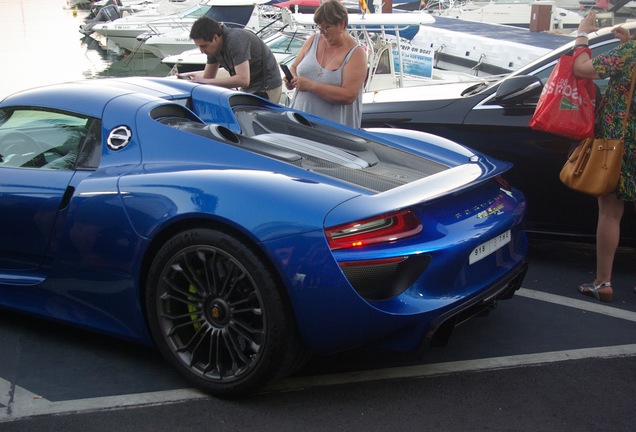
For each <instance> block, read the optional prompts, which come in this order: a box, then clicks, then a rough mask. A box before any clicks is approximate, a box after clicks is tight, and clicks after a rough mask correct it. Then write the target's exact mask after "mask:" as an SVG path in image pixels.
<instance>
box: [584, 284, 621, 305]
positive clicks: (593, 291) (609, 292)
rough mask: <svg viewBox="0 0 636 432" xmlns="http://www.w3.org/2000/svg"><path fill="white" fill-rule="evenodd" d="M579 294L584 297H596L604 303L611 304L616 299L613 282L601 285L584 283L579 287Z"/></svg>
mask: <svg viewBox="0 0 636 432" xmlns="http://www.w3.org/2000/svg"><path fill="white" fill-rule="evenodd" d="M579 292H580V293H581V294H583V295H586V296H590V297H594V298H595V299H597V300H600V301H602V302H606V303H609V302H611V301H612V297H614V290H613V289H612V283H611V282H601V283H599V284H594V282H592V283H584V284H582V285H581V286H579Z"/></svg>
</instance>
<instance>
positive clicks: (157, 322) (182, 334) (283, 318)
mask: <svg viewBox="0 0 636 432" xmlns="http://www.w3.org/2000/svg"><path fill="white" fill-rule="evenodd" d="M146 310H147V313H148V321H149V325H150V329H151V332H152V334H153V337H154V339H155V342H156V343H157V345H158V347H159V350H160V351H161V352H162V354H163V355H164V357H165V358H166V359H167V360H168V361H169V362H170V363H171V364H172V365H173V366H175V367H176V368H177V370H178V371H179V372H180V373H181V374H182V375H183V376H184V377H185V378H186V379H187V380H188V381H189V382H190V383H192V384H193V385H194V386H196V387H198V388H200V389H202V390H204V391H206V392H209V393H211V394H212V395H215V396H219V397H240V396H244V395H247V394H250V393H253V392H254V391H256V390H258V389H259V388H260V387H262V386H264V385H265V384H267V383H268V382H270V381H271V380H273V379H275V378H278V377H281V376H284V375H286V374H289V373H291V371H292V370H293V369H294V363H295V362H297V359H298V357H299V352H301V351H302V348H301V347H300V343H299V338H298V335H297V331H296V327H295V322H294V321H293V319H292V314H291V312H290V307H289V306H288V302H287V300H286V297H285V296H284V295H283V294H282V293H281V288H280V287H278V286H276V282H275V278H274V277H273V275H272V274H271V272H270V271H269V270H268V267H267V266H266V265H265V263H264V262H263V261H262V260H261V258H259V257H258V256H257V254H255V253H254V252H253V251H252V250H251V249H250V248H248V247H247V246H246V245H245V244H244V243H243V242H242V241H240V240H238V239H237V238H235V237H233V236H230V235H227V234H225V233H222V232H220V231H216V230H209V229H193V230H189V231H185V232H182V233H180V234H178V235H176V236H174V237H173V238H172V239H170V240H169V241H168V242H167V243H166V244H165V245H164V246H163V247H162V248H161V250H160V251H159V253H158V254H157V256H156V258H155V260H154V261H153V264H152V266H151V269H150V274H149V279H148V285H147V290H146Z"/></svg>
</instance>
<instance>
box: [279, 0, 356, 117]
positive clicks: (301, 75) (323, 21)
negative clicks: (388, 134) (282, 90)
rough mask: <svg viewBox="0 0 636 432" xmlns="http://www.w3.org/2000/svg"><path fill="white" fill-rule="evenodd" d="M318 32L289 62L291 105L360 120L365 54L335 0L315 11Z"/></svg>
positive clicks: (330, 115)
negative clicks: (290, 63)
mask: <svg viewBox="0 0 636 432" xmlns="http://www.w3.org/2000/svg"><path fill="white" fill-rule="evenodd" d="M314 22H315V23H316V26H317V27H318V30H319V33H316V34H314V35H313V36H311V37H310V38H309V39H308V40H307V41H306V42H305V44H304V45H303V46H302V48H301V49H300V51H299V52H298V56H297V57H296V59H295V60H294V63H293V64H292V65H291V68H290V69H291V73H292V76H293V79H292V80H289V79H285V85H286V86H287V89H289V90H292V89H296V92H295V95H294V99H293V101H292V104H291V107H292V108H294V109H297V110H300V111H305V112H308V113H310V114H314V115H317V116H319V117H323V118H326V119H328V120H332V121H335V122H338V123H341V124H344V125H347V126H351V127H354V128H359V127H360V125H361V123H362V89H363V86H364V80H365V78H366V76H367V56H366V52H365V50H364V47H362V46H361V45H360V44H358V42H357V41H356V40H355V39H354V38H353V37H351V35H350V34H349V32H348V31H347V25H348V23H349V20H348V15H347V9H346V8H345V7H344V6H343V5H342V3H340V2H339V1H338V0H329V1H326V2H324V3H323V4H322V5H320V7H318V9H316V12H315V13H314Z"/></svg>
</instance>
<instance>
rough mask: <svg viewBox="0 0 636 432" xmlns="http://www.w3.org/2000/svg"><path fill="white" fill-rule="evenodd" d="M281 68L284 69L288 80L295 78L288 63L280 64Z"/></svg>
mask: <svg viewBox="0 0 636 432" xmlns="http://www.w3.org/2000/svg"><path fill="white" fill-rule="evenodd" d="M280 68H281V69H282V70H283V73H284V74H285V77H286V78H287V81H289V82H291V80H293V79H294V76H293V75H292V73H291V71H290V70H289V68H288V67H287V65H284V64H282V65H280Z"/></svg>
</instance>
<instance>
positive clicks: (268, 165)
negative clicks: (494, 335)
mask: <svg viewBox="0 0 636 432" xmlns="http://www.w3.org/2000/svg"><path fill="white" fill-rule="evenodd" d="M510 167H511V165H510V164H509V163H507V162H501V161H498V160H495V159H491V158H488V157H485V156H484V155H481V154H478V153H475V152H473V151H471V150H468V149H466V148H465V147H462V146H460V145H458V144H455V143H453V142H451V141H449V140H446V139H443V138H439V137H436V136H433V135H430V134H425V133H422V132H416V131H407V130H399V129H370V130H355V129H350V128H347V127H344V126H342V125H339V124H336V123H332V122H329V121H326V120H322V119H320V118H318V117H314V116H311V115H309V114H304V113H301V112H297V111H294V110H290V109H288V108H285V107H283V106H280V105H277V104H274V103H271V102H269V101H266V100H264V99H261V98H259V97H257V96H254V95H250V94H245V93H241V92H237V91H232V90H227V89H220V88H216V87H213V86H209V85H199V84H193V83H190V82H187V81H184V80H176V79H169V78H125V79H102V80H86V81H80V82H73V83H64V84H57V85H51V86H46V87H41V88H37V89H32V90H26V91H23V92H20V93H17V94H14V95H11V96H8V97H6V98H5V99H4V100H3V101H2V102H0V206H1V207H2V208H1V211H0V306H3V307H5V308H11V309H14V310H18V311H22V312H25V313H29V314H33V315H37V316H40V317H45V318H48V319H53V320H56V321H60V322H65V323H69V324H72V325H76V326H80V327H82V328H86V329H92V330H96V331H100V332H102V333H106V334H110V335H113V336H117V337H121V338H125V339H128V340H132V341H136V342H139V343H144V344H149V345H151V344H156V346H157V347H158V348H159V350H160V352H161V353H162V355H163V356H165V358H166V359H167V361H168V362H169V363H171V364H172V365H173V366H174V367H175V368H176V370H178V371H179V372H180V373H181V374H182V375H183V376H184V377H185V378H186V379H187V380H188V382H189V383H191V384H192V385H193V386H196V387H198V388H200V389H203V390H205V391H207V392H209V393H210V394H213V395H216V396H219V397H239V396H243V395H246V394H250V393H253V392H255V391H258V390H259V389H260V388H262V387H263V386H265V385H267V383H269V382H271V381H273V380H275V379H280V378H281V377H284V376H287V375H289V374H291V373H292V372H293V371H294V370H296V369H297V368H298V367H299V366H300V365H302V364H303V362H304V361H305V360H306V359H307V358H308V356H309V355H312V354H330V353H336V352H339V351H343V350H347V349H350V348H353V347H356V346H361V345H374V346H378V347H382V348H388V349H393V350H402V351H410V350H415V349H418V348H420V347H425V346H427V345H428V344H443V343H444V342H445V340H446V338H447V337H448V336H449V335H450V332H451V330H452V329H453V327H454V326H456V325H457V324H459V323H461V322H463V321H465V320H466V319H467V318H470V317H471V316H474V315H475V314H478V313H481V312H483V311H485V310H488V309H490V308H491V307H492V306H493V305H494V303H495V302H496V301H497V300H499V299H503V298H510V297H511V296H512V295H513V294H514V292H515V290H517V289H518V288H519V286H520V284H521V282H522V280H523V277H524V275H525V272H526V269H527V263H526V259H525V255H526V250H527V240H526V236H525V232H524V225H523V224H524V216H525V212H526V202H525V198H524V196H523V194H522V193H521V192H519V191H517V190H515V189H514V188H512V187H510V186H509V185H508V184H507V182H506V181H505V180H504V179H503V177H502V174H504V173H505V172H506V171H507V170H508V169H510Z"/></svg>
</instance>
